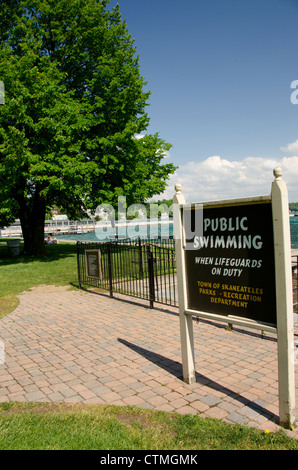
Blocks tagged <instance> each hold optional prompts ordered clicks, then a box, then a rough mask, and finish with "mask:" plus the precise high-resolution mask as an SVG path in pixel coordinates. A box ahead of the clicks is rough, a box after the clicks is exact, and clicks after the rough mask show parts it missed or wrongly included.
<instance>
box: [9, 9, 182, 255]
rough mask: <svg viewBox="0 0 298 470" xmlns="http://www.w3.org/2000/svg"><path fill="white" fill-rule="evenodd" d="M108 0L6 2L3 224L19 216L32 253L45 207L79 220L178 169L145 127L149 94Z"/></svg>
mask: <svg viewBox="0 0 298 470" xmlns="http://www.w3.org/2000/svg"><path fill="white" fill-rule="evenodd" d="M108 3H109V1H108V0H60V1H57V0H55V1H54V0H43V1H41V0H9V1H5V2H4V1H2V0H0V15H1V23H0V42H1V45H0V80H1V81H3V83H4V84H5V104H4V105H1V106H0V227H1V226H2V227H3V226H5V225H7V224H8V223H9V222H10V221H12V220H13V219H14V218H20V220H21V225H22V230H23V236H24V242H25V250H26V251H27V252H29V253H31V254H32V253H33V254H34V253H35V254H40V253H41V252H42V251H43V243H44V219H45V213H46V210H47V207H51V206H53V205H58V206H59V207H61V208H62V209H63V211H64V212H65V213H66V214H67V215H68V216H69V217H71V218H79V217H82V216H84V215H86V213H87V211H88V210H91V211H92V210H94V209H95V208H96V207H97V206H98V205H99V204H102V203H109V204H113V205H115V204H116V203H117V198H118V196H121V195H125V196H126V199H127V202H128V204H132V203H142V202H144V201H145V200H146V199H148V198H150V197H152V196H154V195H157V194H160V193H161V192H162V191H163V190H164V189H165V187H166V181H167V179H168V177H169V175H170V174H171V173H173V172H174V170H175V167H174V166H173V165H172V164H171V163H165V162H164V160H163V158H164V156H165V153H166V151H167V150H168V149H169V148H170V144H168V143H167V142H165V141H164V140H162V139H161V138H160V137H159V135H158V134H155V135H146V133H145V132H146V129H147V127H148V125H149V117H148V115H147V113H146V107H147V105H148V99H149V95H150V93H149V92H145V91H144V87H145V84H146V83H145V81H144V79H143V77H141V75H140V70H139V58H138V56H137V53H136V48H135V46H134V41H133V40H132V38H131V36H130V34H129V32H128V29H127V26H126V24H125V22H124V21H123V20H122V17H121V14H120V11H119V7H118V6H116V7H115V8H113V9H111V10H109V9H108ZM140 134H141V135H142V137H141V138H140ZM137 136H138V137H137Z"/></svg>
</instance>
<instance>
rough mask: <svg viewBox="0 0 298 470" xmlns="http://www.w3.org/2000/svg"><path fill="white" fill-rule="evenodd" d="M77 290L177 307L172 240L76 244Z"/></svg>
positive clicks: (132, 240)
mask: <svg viewBox="0 0 298 470" xmlns="http://www.w3.org/2000/svg"><path fill="white" fill-rule="evenodd" d="M77 261H78V277H79V286H80V287H82V286H88V287H92V288H98V289H103V290H107V291H109V293H110V296H111V297H112V296H113V293H120V294H126V295H130V296H133V297H138V298H141V299H145V300H148V301H149V302H150V307H151V308H153V305H154V302H157V303H162V304H167V305H171V306H177V305H178V295H177V283H176V257H175V246H174V240H170V239H166V240H152V241H148V240H141V239H130V240H118V241H111V242H77Z"/></svg>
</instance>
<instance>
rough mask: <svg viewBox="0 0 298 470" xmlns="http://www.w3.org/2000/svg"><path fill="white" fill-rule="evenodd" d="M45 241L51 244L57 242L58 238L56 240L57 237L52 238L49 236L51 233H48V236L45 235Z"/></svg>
mask: <svg viewBox="0 0 298 470" xmlns="http://www.w3.org/2000/svg"><path fill="white" fill-rule="evenodd" d="M46 243H47V244H48V245H53V244H54V243H58V240H57V238H54V239H53V238H52V237H51V235H48V236H47V239H46Z"/></svg>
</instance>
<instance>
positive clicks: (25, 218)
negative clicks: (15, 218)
mask: <svg viewBox="0 0 298 470" xmlns="http://www.w3.org/2000/svg"><path fill="white" fill-rule="evenodd" d="M45 215H46V201H45V198H44V197H42V196H40V195H39V194H36V195H35V196H34V197H33V198H32V200H30V202H28V200H26V201H25V200H24V199H23V200H22V201H21V203H20V221H21V227H22V232H23V238H24V254H28V255H31V256H44V255H45V254H46V249H45V243H44V223H45Z"/></svg>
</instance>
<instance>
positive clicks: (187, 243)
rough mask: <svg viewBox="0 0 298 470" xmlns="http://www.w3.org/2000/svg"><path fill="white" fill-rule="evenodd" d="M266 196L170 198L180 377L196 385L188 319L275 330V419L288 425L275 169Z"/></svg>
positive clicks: (288, 288)
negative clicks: (196, 200)
mask: <svg viewBox="0 0 298 470" xmlns="http://www.w3.org/2000/svg"><path fill="white" fill-rule="evenodd" d="M274 174H275V177H276V179H275V181H274V182H273V183H272V192H271V195H267V196H258V197H252V198H240V199H229V200H221V201H209V202H204V203H200V204H186V203H185V199H184V197H183V194H182V193H181V186H180V185H176V186H175V189H176V194H175V196H174V198H173V208H174V232H175V233H174V235H175V244H176V259H177V279H178V296H179V316H180V336H181V349H182V366H183V380H184V381H185V382H187V383H193V382H195V380H196V379H195V359H194V357H195V354H194V339H193V326H192V318H193V316H196V317H202V318H207V319H209V320H215V321H223V322H226V323H228V324H238V325H242V326H246V327H249V328H256V329H261V330H263V331H269V332H273V333H277V338H278V371H279V372H278V374H279V375H278V378H279V401H280V423H281V425H283V426H284V427H287V428H290V427H292V426H293V425H294V422H295V380H294V377H295V375H294V329H293V306H292V277H291V246H290V243H291V242H290V229H289V217H288V198H287V189H286V185H285V182H284V181H283V180H282V178H281V171H280V169H275V170H274Z"/></svg>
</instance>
